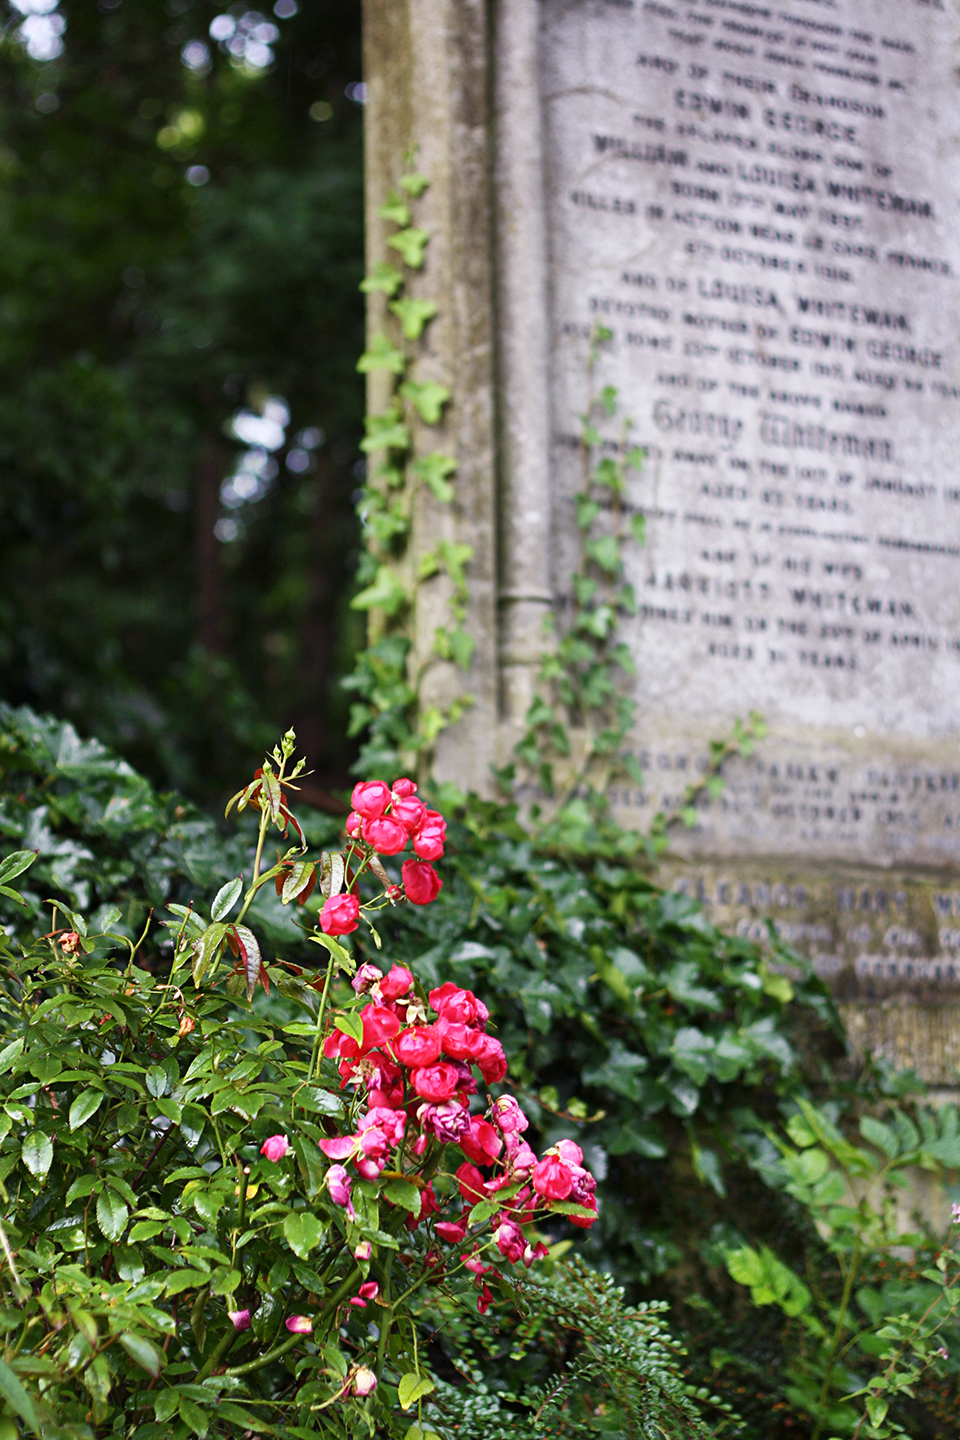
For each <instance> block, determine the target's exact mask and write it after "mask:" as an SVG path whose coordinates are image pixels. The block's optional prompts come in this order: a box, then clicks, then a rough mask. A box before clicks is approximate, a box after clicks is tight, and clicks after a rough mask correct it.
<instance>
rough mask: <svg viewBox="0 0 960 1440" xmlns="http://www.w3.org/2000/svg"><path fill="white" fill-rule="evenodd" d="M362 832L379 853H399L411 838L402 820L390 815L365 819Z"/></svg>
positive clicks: (368, 842)
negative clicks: (394, 818)
mask: <svg viewBox="0 0 960 1440" xmlns="http://www.w3.org/2000/svg"><path fill="white" fill-rule="evenodd" d="M360 834H361V836H362V837H363V839H364V840H366V842H367V844H368V845H370V846H371V847H372V848H373V849H374V850H376V852H377V854H378V855H399V854H400V851H401V850H402V849H403V847H404V846H405V845H406V843H407V840H408V838H409V837H408V835H407V832H406V830H404V828H403V826H402V825H401V824H400V821H399V820H393V819H392V818H391V817H390V816H389V815H381V816H380V817H379V818H378V819H376V820H364V822H363V824H362V826H361V827H360Z"/></svg>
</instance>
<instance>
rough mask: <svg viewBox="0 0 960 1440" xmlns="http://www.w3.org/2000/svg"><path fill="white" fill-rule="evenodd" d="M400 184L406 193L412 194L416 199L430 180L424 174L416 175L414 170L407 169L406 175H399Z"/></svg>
mask: <svg viewBox="0 0 960 1440" xmlns="http://www.w3.org/2000/svg"><path fill="white" fill-rule="evenodd" d="M400 184H401V185H402V186H403V188H404V190H406V192H407V194H408V195H412V196H413V198H414V199H415V200H416V198H417V196H418V195H422V194H423V192H424V190H426V188H427V186H428V185H429V184H430V181H429V180H428V179H427V177H426V175H418V174H416V172H415V171H408V172H407V174H406V175H401V176H400Z"/></svg>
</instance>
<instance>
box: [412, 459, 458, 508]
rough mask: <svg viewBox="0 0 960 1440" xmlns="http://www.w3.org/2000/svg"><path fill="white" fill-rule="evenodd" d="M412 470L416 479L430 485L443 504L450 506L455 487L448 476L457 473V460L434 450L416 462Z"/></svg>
mask: <svg viewBox="0 0 960 1440" xmlns="http://www.w3.org/2000/svg"><path fill="white" fill-rule="evenodd" d="M410 468H411V471H412V473H413V475H414V476H415V477H416V479H417V480H421V481H422V482H423V484H424V485H428V486H429V487H430V489H431V490H432V491H433V493H434V495H435V496H436V498H437V499H438V500H439V501H440V502H441V503H442V504H449V502H450V501H451V500H452V499H453V486H452V485H451V484H450V483H449V481H448V480H447V476H448V475H452V474H454V472H455V471H456V468H457V462H456V460H454V459H453V458H452V457H451V456H450V455H442V454H441V453H440V451H439V450H433V451H431V453H430V454H429V455H424V456H423V457H422V459H420V460H416V461H414V463H413V465H412V466H411V467H410Z"/></svg>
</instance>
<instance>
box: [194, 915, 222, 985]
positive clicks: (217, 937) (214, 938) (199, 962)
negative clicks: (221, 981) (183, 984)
mask: <svg viewBox="0 0 960 1440" xmlns="http://www.w3.org/2000/svg"><path fill="white" fill-rule="evenodd" d="M226 933H227V927H226V925H224V924H223V922H222V921H218V922H217V923H216V924H214V925H210V926H209V927H208V928H207V929H206V930H204V932H203V934H202V935H201V936H200V938H199V940H195V941H194V945H193V966H192V971H193V983H194V985H196V986H197V987H199V985H200V983H201V981H202V980H203V977H204V975H205V974H206V973H207V970H208V969H209V968H210V965H211V964H212V962H213V961H214V960H215V959H216V956H217V954H218V953H219V950H220V947H221V945H222V944H223V937H224V936H225V935H226Z"/></svg>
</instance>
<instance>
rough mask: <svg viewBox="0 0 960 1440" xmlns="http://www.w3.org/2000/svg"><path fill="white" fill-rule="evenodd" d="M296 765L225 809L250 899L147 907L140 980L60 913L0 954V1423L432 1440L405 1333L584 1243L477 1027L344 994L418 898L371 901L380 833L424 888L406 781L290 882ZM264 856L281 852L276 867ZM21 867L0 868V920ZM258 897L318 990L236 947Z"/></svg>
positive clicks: (115, 931) (383, 988) (116, 919)
mask: <svg viewBox="0 0 960 1440" xmlns="http://www.w3.org/2000/svg"><path fill="white" fill-rule="evenodd" d="M293 743H294V742H293V737H292V735H288V736H286V737H285V738H284V741H283V744H282V745H281V747H279V748H278V749H277V750H276V751H275V752H274V754H273V755H272V756H271V757H268V759H267V760H266V761H265V762H264V765H263V767H262V768H261V770H259V771H258V772H257V774H256V775H255V776H254V779H253V780H252V781H251V783H250V784H249V785H247V786H246V787H245V788H244V789H243V790H242V791H240V792H239V793H238V794H237V795H236V796H234V799H233V801H231V805H230V807H228V809H231V808H234V807H236V808H237V809H239V810H241V811H245V810H247V809H249V810H251V811H252V812H253V813H254V815H255V816H256V819H257V835H256V853H255V858H254V863H253V871H252V875H251V878H250V880H249V883H248V884H247V885H246V886H244V883H243V880H242V879H241V877H239V876H238V877H235V878H234V879H233V880H230V881H228V882H227V883H226V884H224V885H223V886H221V888H220V890H219V892H218V893H217V895H216V897H215V899H214V901H213V904H212V906H211V907H210V911H209V918H207V917H206V916H205V915H204V914H203V912H202V910H201V908H200V907H199V906H198V905H196V904H188V905H182V904H179V903H174V904H172V905H171V906H170V907H169V909H170V915H171V918H169V919H167V920H165V921H164V925H165V927H166V937H167V938H166V941H165V942H164V943H165V946H166V950H165V954H166V956H167V959H166V961H164V962H162V963H160V964H157V963H156V962H155V961H152V962H151V963H150V964H148V963H147V961H146V960H145V959H144V953H145V952H144V943H143V942H144V936H143V935H141V936H139V937H134V938H130V936H129V935H126V934H125V933H124V928H123V925H122V917H121V916H120V915H119V914H118V913H117V912H116V910H114V911H112V912H111V911H108V910H101V911H100V912H99V913H98V914H96V915H95V916H94V915H89V916H88V915H84V914H82V913H81V912H80V911H79V910H74V909H67V908H66V906H65V905H64V904H62V903H60V902H53V905H52V910H51V912H50V915H51V920H50V923H49V925H48V927H47V930H46V933H45V934H44V935H43V936H41V937H40V938H38V939H36V940H35V941H34V942H33V943H32V944H20V945H17V944H15V943H14V942H13V941H12V939H10V938H9V937H6V938H4V939H3V940H2V941H0V952H2V954H0V962H2V983H0V1010H2V1014H3V1021H4V1029H5V1034H4V1037H3V1038H4V1040H5V1044H4V1045H3V1047H2V1048H0V1103H2V1109H0V1180H2V1182H3V1186H4V1188H3V1192H2V1193H3V1196H4V1204H3V1207H2V1229H0V1246H2V1249H3V1254H4V1257H5V1263H4V1265H3V1268H2V1271H0V1290H2V1299H3V1304H2V1305H0V1335H2V1336H3V1349H2V1353H0V1396H2V1401H3V1404H4V1407H5V1409H4V1413H5V1415H6V1416H7V1417H8V1422H9V1423H13V1422H14V1420H15V1422H16V1423H17V1424H18V1425H21V1426H23V1427H24V1428H26V1429H27V1430H33V1431H35V1432H36V1433H37V1434H43V1435H44V1436H63V1437H64V1440H74V1437H77V1440H80V1437H91V1436H94V1435H105V1434H107V1433H111V1434H118V1435H119V1434H129V1435H135V1436H137V1437H139V1440H159V1437H160V1436H161V1435H164V1436H166V1435H167V1434H168V1433H169V1431H170V1429H171V1427H173V1429H174V1432H175V1434H177V1435H178V1436H187V1435H189V1434H191V1433H193V1434H196V1435H200V1436H204V1435H206V1434H207V1433H212V1432H215V1433H224V1434H229V1435H235V1434H238V1433H240V1432H242V1431H244V1430H249V1431H251V1432H253V1433H257V1434H259V1433H270V1434H274V1433H275V1434H282V1435H291V1436H303V1437H305V1436H314V1435H317V1434H324V1433H330V1434H336V1435H354V1434H357V1433H370V1434H373V1433H377V1434H385V1435H390V1434H393V1433H395V1432H396V1433H407V1431H408V1429H409V1427H410V1422H411V1420H412V1418H413V1411H414V1408H415V1407H416V1409H417V1410H418V1411H419V1410H420V1408H422V1406H423V1404H424V1402H425V1401H426V1399H427V1397H428V1396H433V1399H432V1401H431V1402H430V1403H431V1404H432V1405H433V1406H434V1409H432V1410H431V1419H430V1424H431V1426H436V1425H439V1426H440V1427H441V1429H442V1428H444V1424H445V1422H444V1419H443V1415H444V1406H445V1407H446V1414H447V1415H448V1416H449V1414H450V1400H449V1399H448V1398H447V1399H445V1398H442V1397H441V1396H440V1395H439V1393H437V1394H434V1391H435V1383H436V1382H435V1380H434V1378H433V1377H432V1376H431V1374H430V1371H429V1369H428V1368H427V1366H426V1364H425V1360H424V1353H423V1345H422V1342H423V1335H422V1334H421V1323H420V1322H421V1317H422V1315H424V1314H429V1315H430V1316H434V1315H435V1314H436V1313H437V1310H438V1307H439V1308H440V1310H445V1311H446V1312H447V1313H450V1314H453V1313H456V1312H457V1311H458V1310H459V1311H461V1312H462V1311H464V1310H465V1309H469V1310H471V1311H473V1312H474V1313H476V1312H480V1314H481V1315H482V1314H483V1312H485V1311H486V1310H487V1308H488V1306H489V1305H490V1303H491V1301H492V1299H493V1298H494V1297H495V1296H496V1295H497V1294H498V1293H499V1294H501V1295H503V1296H514V1295H516V1294H518V1293H519V1291H520V1290H521V1289H522V1284H523V1279H524V1277H525V1276H526V1274H527V1272H528V1270H529V1269H530V1267H531V1266H534V1265H536V1264H537V1263H538V1262H548V1263H549V1256H550V1246H551V1243H552V1242H553V1241H554V1240H555V1238H556V1226H557V1224H561V1225H562V1224H564V1223H566V1222H567V1221H569V1222H572V1224H573V1225H575V1226H576V1225H580V1226H583V1227H589V1226H590V1225H591V1224H592V1223H593V1221H594V1220H595V1218H596V1215H597V1202H596V1197H595V1190H596V1184H595V1181H594V1178H593V1176H592V1175H591V1174H590V1172H589V1170H588V1169H587V1168H586V1167H585V1165H584V1163H583V1153H582V1151H581V1149H580V1147H579V1146H578V1145H577V1144H575V1143H574V1142H573V1141H572V1140H569V1139H561V1140H559V1141H557V1142H556V1143H555V1144H553V1145H551V1146H549V1148H548V1149H547V1150H546V1152H545V1153H544V1154H542V1155H540V1156H538V1155H537V1154H536V1153H535V1152H534V1150H533V1149H532V1148H531V1146H530V1144H529V1143H528V1141H527V1139H526V1133H527V1131H528V1128H529V1125H528V1119H527V1116H526V1115H525V1113H524V1110H523V1108H522V1107H521V1105H520V1104H519V1103H518V1101H517V1098H516V1097H515V1095H513V1094H512V1093H511V1091H510V1088H509V1072H508V1065H507V1058H506V1056H505V1054H504V1051H503V1048H502V1046H501V1044H500V1041H499V1040H498V1038H497V1036H496V1035H494V1034H493V1033H491V1030H490V1017H489V1012H488V1010H487V1007H486V1006H485V1004H484V1002H483V1000H482V999H481V998H480V997H479V996H477V995H476V994H475V993H474V992H473V991H472V990H470V989H468V988H466V987H464V986H461V985H458V984H457V983H456V982H455V981H452V980H448V981H445V982H443V983H441V984H440V985H434V986H432V987H430V988H425V987H424V986H423V985H422V984H421V982H420V980H419V979H418V977H417V974H416V966H415V964H414V965H399V964H393V965H391V966H382V965H376V964H373V963H372V962H370V961H367V962H365V963H364V964H362V965H361V966H360V967H359V968H357V966H356V965H355V963H354V960H353V958H352V956H351V954H350V951H349V950H348V949H347V948H346V946H345V945H344V944H343V943H342V937H343V936H344V935H346V934H349V933H351V932H352V930H353V929H355V928H357V927H358V926H359V925H360V924H361V923H362V924H364V925H366V926H367V927H369V932H370V934H371V936H372V937H376V930H375V929H374V926H373V921H374V919H375V918H376V916H377V914H378V912H381V911H383V910H384V909H386V908H392V907H396V906H398V905H403V904H405V903H407V900H408V898H409V900H410V902H412V903H414V904H418V905H423V904H429V903H430V902H431V900H432V899H434V898H435V897H436V894H437V893H438V891H439V887H440V884H441V879H440V877H439V875H437V873H436V872H435V871H434V870H433V868H432V864H431V862H430V861H428V860H424V859H421V858H416V859H410V860H406V861H403V862H402V866H403V870H406V867H407V866H413V867H415V870H414V872H413V873H414V874H415V875H416V876H417V877H418V882H419V881H420V880H422V878H423V877H424V875H425V874H426V872H427V871H429V875H427V876H426V881H425V882H424V884H423V888H422V889H421V888H417V885H414V886H413V887H412V890H411V891H409V892H408V890H407V887H406V884H405V883H403V882H402V883H400V884H398V883H397V881H396V879H395V877H394V876H392V875H391V874H390V873H389V872H388V871H387V869H386V868H385V866H384V861H383V857H386V858H387V860H388V862H389V860H390V859H391V857H392V855H400V854H401V851H402V848H404V847H400V846H398V847H397V848H396V849H394V840H395V837H391V836H386V845H385V835H386V832H385V831H384V830H383V829H382V825H383V823H385V822H387V821H390V822H391V823H393V824H394V825H396V826H398V827H400V828H401V829H402V830H403V834H404V846H406V845H407V844H410V845H411V846H412V848H413V850H414V854H415V855H416V854H417V849H416V847H417V842H418V840H420V839H421V837H422V836H424V835H425V834H426V835H428V836H429V837H430V838H429V840H428V841H427V842H425V845H424V846H422V847H421V848H427V849H429V851H430V853H431V855H432V857H433V858H434V859H439V858H440V857H439V855H438V854H437V849H438V847H439V848H440V850H442V846H443V839H444V835H443V821H442V818H441V817H440V816H439V815H438V814H437V813H436V812H433V811H430V810H428V809H427V808H426V807H425V806H422V805H421V802H420V801H419V800H418V799H417V797H416V793H415V790H416V787H415V786H414V785H413V783H412V782H410V781H402V782H399V783H398V784H395V785H394V786H393V787H388V786H386V785H385V784H369V783H367V784H364V785H362V786H358V787H357V790H356V791H355V792H354V811H353V813H352V814H351V817H350V819H349V820H348V822H347V839H346V842H345V844H344V846H343V849H342V850H341V851H329V852H324V853H323V854H322V855H321V856H320V858H319V859H318V860H312V859H308V858H306V851H305V846H304V843H303V839H302V831H301V829H300V826H299V824H298V822H297V821H296V819H295V817H294V815H293V813H292V811H291V808H290V803H291V802H290V793H291V791H292V790H293V789H294V788H295V782H296V778H297V775H298V774H299V773H300V770H301V766H299V765H292V754H293ZM356 816H360V817H361V819H360V822H359V825H358V824H357V822H356V819H355V817H356ZM365 823H366V824H367V826H368V828H367V836H369V838H365V836H364V824H365ZM378 823H379V824H380V826H381V828H376V826H377V824H378ZM271 827H275V828H276V829H277V830H279V831H280V832H281V834H282V835H283V836H287V835H290V836H291V838H294V840H295V843H294V844H293V845H292V846H289V847H288V848H286V849H285V850H281V851H280V852H279V853H278V854H277V856H276V860H275V862H274V863H268V862H267V861H266V860H265V858H264V857H265V852H266V842H267V837H268V832H269V830H270V828H271ZM34 859H35V855H34V852H33V851H30V850H21V851H19V852H15V853H14V854H13V855H12V856H9V857H8V858H7V860H6V861H4V862H2V864H0V887H2V893H3V895H5V896H6V897H7V898H8V900H12V901H14V902H15V901H16V891H15V889H14V888H13V884H12V883H11V882H16V881H17V880H18V878H19V876H20V875H25V874H26V872H27V870H28V869H29V866H30V865H31V863H32V862H33V860H34ZM403 870H402V871H401V874H402V873H403ZM431 876H432V877H433V878H432V879H431V878H430V877H431ZM405 878H406V877H404V880H405ZM271 880H272V881H274V882H275V888H276V890H277V893H278V897H279V901H280V903H281V905H287V906H289V905H291V904H293V903H294V902H297V901H299V900H301V899H302V898H303V897H304V896H305V894H307V893H309V890H310V889H311V888H312V887H314V886H316V887H318V888H319V891H320V894H321V896H322V902H323V903H322V907H321V910H320V915H319V920H318V923H317V925H316V926H315V927H314V928H313V929H312V930H309V931H308V930H303V931H302V932H301V943H302V944H303V945H304V948H306V947H307V946H308V945H309V944H311V943H312V944H314V945H316V946H317V947H318V948H319V949H320V950H321V951H322V953H323V960H324V962H325V963H324V964H323V965H322V966H321V967H320V968H319V969H317V968H316V967H315V966H312V965H311V964H310V963H309V962H308V961H307V959H306V957H305V956H304V957H302V963H300V961H299V960H298V961H297V962H293V961H280V960H275V961H271V960H265V959H264V956H263V953H262V951H261V945H260V941H259V939H258V936H257V933H256V932H255V930H254V929H253V928H251V926H250V925H248V924H247V923H246V922H247V920H248V918H251V919H252V918H253V916H252V914H251V909H252V907H253V906H254V902H255V900H256V899H257V897H258V896H259V895H260V894H261V892H265V887H266V888H270V887H269V882H270V881H271ZM253 913H254V914H255V913H256V912H255V911H254V912H253ZM298 913H302V912H298ZM258 928H259V927H258ZM161 953H164V952H161ZM547 1223H549V1224H550V1227H551V1229H550V1231H549V1232H546V1231H544V1229H543V1226H544V1225H545V1224H547ZM431 1323H432V1322H431ZM671 1403H672V1402H671ZM438 1404H439V1406H440V1408H439V1409H437V1408H436V1406H437V1405H438ZM682 1408H683V1407H682V1406H681V1409H682ZM688 1408H689V1407H688ZM677 1413H680V1411H679V1410H678V1412H677ZM683 1413H684V1414H686V1411H684V1412H683ZM688 1420H689V1417H688ZM2 1423H6V1422H3V1421H2V1420H0V1424H2ZM9 1423H8V1429H9ZM685 1423H687V1422H685ZM418 1425H419V1421H418ZM11 1433H12V1432H11ZM410 1433H412V1434H414V1435H416V1433H417V1426H416V1425H415V1426H414V1427H413V1430H412V1431H411V1432H410ZM420 1433H427V1432H424V1431H422V1430H421V1432H420ZM688 1433H689V1432H688Z"/></svg>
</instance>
